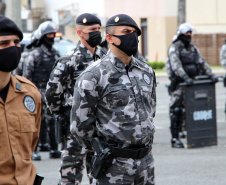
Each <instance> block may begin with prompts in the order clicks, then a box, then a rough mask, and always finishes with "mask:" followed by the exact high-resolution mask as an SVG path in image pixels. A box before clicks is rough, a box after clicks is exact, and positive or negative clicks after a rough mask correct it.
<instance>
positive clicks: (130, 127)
mask: <svg viewBox="0 0 226 185" xmlns="http://www.w3.org/2000/svg"><path fill="white" fill-rule="evenodd" d="M155 84H156V83H155V76H154V72H153V70H152V68H151V67H150V66H149V65H147V64H146V63H145V62H142V61H140V60H137V59H136V58H134V57H132V60H131V64H130V65H129V66H126V65H125V64H124V63H123V62H122V61H121V60H119V58H117V57H116V56H115V55H114V54H113V53H112V52H111V51H110V50H109V51H108V53H107V55H106V56H105V57H104V58H103V59H101V60H98V61H97V62H95V63H94V64H92V65H91V66H89V67H88V68H87V69H86V70H85V71H84V72H83V73H82V74H81V75H80V77H79V78H78V80H77V82H76V85H75V90H74V99H73V106H72V112H71V132H72V134H75V135H77V136H78V137H80V139H81V140H82V141H83V143H84V145H86V146H87V147H89V148H90V149H91V147H90V144H89V143H90V141H91V140H92V138H93V137H96V136H98V137H99V136H100V135H101V136H102V137H103V141H106V142H108V141H109V142H110V141H113V142H116V143H117V146H118V147H120V148H125V147H130V146H132V145H134V146H141V145H143V147H145V146H144V145H146V144H152V142H153V135H154V132H155V126H154V123H153V118H154V116H155V111H156V91H155V88H156V85H155ZM97 184H99V185H108V184H146V185H151V184H154V160H153V157H152V152H151V151H150V153H149V154H148V155H146V156H145V157H143V158H141V159H132V158H122V157H115V158H114V159H113V162H112V165H111V166H110V167H109V168H108V169H107V171H106V173H105V174H103V177H102V179H101V180H97Z"/></svg>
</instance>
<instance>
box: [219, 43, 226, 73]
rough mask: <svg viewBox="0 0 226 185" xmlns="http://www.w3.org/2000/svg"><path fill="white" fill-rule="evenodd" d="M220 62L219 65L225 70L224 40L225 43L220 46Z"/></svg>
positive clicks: (225, 50)
mask: <svg viewBox="0 0 226 185" xmlns="http://www.w3.org/2000/svg"><path fill="white" fill-rule="evenodd" d="M220 61H221V65H222V66H223V67H224V68H225V69H226V39H225V43H224V44H223V45H222V46H221V50H220Z"/></svg>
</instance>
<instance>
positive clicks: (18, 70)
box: [15, 51, 28, 76]
mask: <svg viewBox="0 0 226 185" xmlns="http://www.w3.org/2000/svg"><path fill="white" fill-rule="evenodd" d="M27 56H28V52H26V51H25V52H23V53H22V54H21V59H20V62H19V64H18V67H17V68H16V69H15V75H20V76H22V75H23V65H24V61H25V60H26V59H27Z"/></svg>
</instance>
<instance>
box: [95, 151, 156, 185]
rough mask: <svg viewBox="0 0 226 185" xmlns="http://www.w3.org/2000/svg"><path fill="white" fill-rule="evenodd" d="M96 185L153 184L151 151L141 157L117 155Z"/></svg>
mask: <svg viewBox="0 0 226 185" xmlns="http://www.w3.org/2000/svg"><path fill="white" fill-rule="evenodd" d="M96 184H97V185H121V184H124V185H154V184H155V175H154V159H153V156H152V152H150V153H149V154H148V155H146V156H145V157H144V158H142V159H136V160H134V159H131V158H129V159H127V158H120V157H117V158H116V159H114V160H113V162H112V165H111V166H110V167H109V168H108V169H107V171H106V174H104V175H103V177H102V179H100V180H97V182H96Z"/></svg>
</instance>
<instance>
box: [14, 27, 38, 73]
mask: <svg viewBox="0 0 226 185" xmlns="http://www.w3.org/2000/svg"><path fill="white" fill-rule="evenodd" d="M38 39H39V34H38V30H35V31H33V32H32V35H31V43H30V44H28V45H27V46H26V47H25V48H24V51H23V52H22V53H21V59H20V62H19V65H18V67H17V68H16V69H15V70H14V72H13V73H14V74H15V75H20V76H22V75H23V66H24V61H25V60H26V59H27V57H28V55H29V52H31V51H32V50H33V49H34V48H35V47H36V43H37V41H38Z"/></svg>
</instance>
